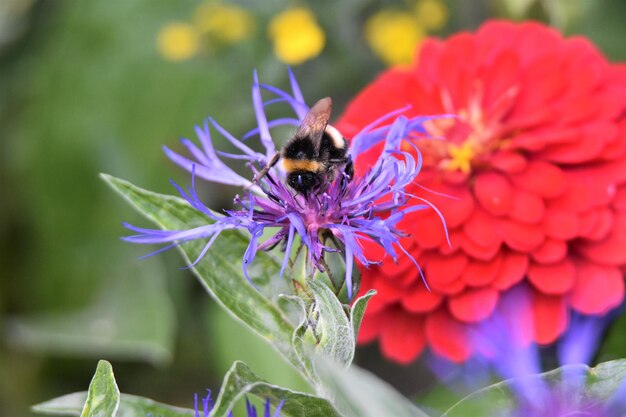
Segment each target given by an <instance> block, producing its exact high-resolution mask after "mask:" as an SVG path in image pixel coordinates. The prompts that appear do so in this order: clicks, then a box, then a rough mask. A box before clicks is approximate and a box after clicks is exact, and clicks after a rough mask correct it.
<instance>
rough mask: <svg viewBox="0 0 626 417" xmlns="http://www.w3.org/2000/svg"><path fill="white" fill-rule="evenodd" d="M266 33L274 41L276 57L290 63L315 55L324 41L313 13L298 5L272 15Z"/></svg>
mask: <svg viewBox="0 0 626 417" xmlns="http://www.w3.org/2000/svg"><path fill="white" fill-rule="evenodd" d="M268 35H269V37H270V38H271V39H272V41H273V42H274V53H275V54H276V56H277V57H278V59H280V60H281V61H282V62H284V63H286V64H291V65H297V64H301V63H302V62H304V61H306V60H309V59H311V58H314V57H316V56H317V55H319V54H320V52H322V49H324V44H325V42H326V37H325V35H324V32H323V31H322V29H321V28H320V27H319V25H318V24H317V21H316V19H315V16H314V15H313V13H312V12H311V11H310V10H309V9H305V8H300V7H299V8H294V9H290V10H286V11H284V12H282V13H279V14H277V15H276V16H274V17H273V18H272V20H271V21H270V24H269V28H268Z"/></svg>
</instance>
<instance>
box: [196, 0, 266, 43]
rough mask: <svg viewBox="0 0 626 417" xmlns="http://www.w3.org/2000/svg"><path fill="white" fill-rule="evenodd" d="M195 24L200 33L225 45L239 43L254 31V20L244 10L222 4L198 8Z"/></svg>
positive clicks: (208, 4)
mask: <svg viewBox="0 0 626 417" xmlns="http://www.w3.org/2000/svg"><path fill="white" fill-rule="evenodd" d="M193 23H194V24H195V25H196V27H197V28H198V30H199V31H201V32H202V33H206V34H209V35H211V36H212V37H214V38H215V39H218V40H220V41H222V42H224V43H236V42H239V41H241V40H243V39H245V38H247V37H248V36H250V34H251V33H252V31H253V30H254V18H253V16H252V15H251V14H250V13H249V12H248V11H247V10H246V9H244V8H242V7H239V6H234V5H229V4H222V3H205V4H201V5H200V6H198V7H197V8H196V10H195V12H194V15H193Z"/></svg>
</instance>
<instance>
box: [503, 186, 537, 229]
mask: <svg viewBox="0 0 626 417" xmlns="http://www.w3.org/2000/svg"><path fill="white" fill-rule="evenodd" d="M545 212H546V207H545V205H544V204H543V200H542V199H541V198H539V197H537V196H536V195H535V194H531V193H529V192H527V191H523V190H515V194H514V196H513V207H512V209H511V212H510V213H509V216H510V217H511V218H512V219H513V220H517V221H520V222H522V223H538V222H540V221H541V220H542V219H543V216H544V214H545Z"/></svg>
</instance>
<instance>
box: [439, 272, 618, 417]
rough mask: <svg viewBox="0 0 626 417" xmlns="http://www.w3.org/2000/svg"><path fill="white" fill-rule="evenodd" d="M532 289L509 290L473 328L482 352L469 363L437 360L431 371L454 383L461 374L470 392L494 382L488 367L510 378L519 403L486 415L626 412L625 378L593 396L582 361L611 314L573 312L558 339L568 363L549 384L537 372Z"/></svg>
mask: <svg viewBox="0 0 626 417" xmlns="http://www.w3.org/2000/svg"><path fill="white" fill-rule="evenodd" d="M529 291H530V290H529V289H528V288H527V287H526V285H524V284H522V285H519V286H517V287H515V288H512V289H511V290H509V291H507V293H506V294H503V295H502V302H501V303H500V304H499V306H498V308H497V309H496V311H495V312H494V313H493V314H492V316H491V317H489V318H488V319H486V320H484V321H483V322H481V323H480V325H478V326H476V327H474V328H472V330H471V331H470V335H471V338H472V343H473V344H474V345H475V346H476V347H477V349H478V351H479V352H481V354H478V355H476V356H475V357H474V358H472V359H471V360H469V361H468V362H467V363H465V364H464V365H463V367H464V369H463V368H459V367H458V365H457V364H454V365H452V366H450V364H449V363H446V362H444V361H443V360H441V359H435V361H434V362H433V363H432V365H433V370H434V371H435V372H436V373H438V374H439V376H440V377H442V379H443V380H444V381H446V380H447V381H446V382H448V383H450V384H451V385H452V383H454V382H457V381H454V380H458V379H459V377H461V379H462V380H463V381H464V382H466V383H467V385H469V387H470V389H471V390H472V391H473V390H475V389H477V388H478V387H477V386H475V385H474V383H478V384H481V385H482V384H484V383H490V382H489V381H490V378H489V375H488V374H487V372H488V371H490V370H492V371H494V372H495V373H496V374H497V375H498V376H499V377H501V378H503V379H505V380H508V386H509V388H510V389H511V391H512V393H513V395H514V397H515V403H516V404H515V406H514V407H513V408H512V409H507V410H497V411H496V413H495V414H489V415H488V416H491V415H493V416H496V415H497V416H498V417H561V416H563V417H565V416H572V417H573V416H586V417H624V416H626V378H624V379H623V380H621V381H615V382H617V383H618V384H619V386H618V388H617V389H616V390H615V392H613V393H612V395H611V396H610V397H609V398H608V399H600V398H595V397H594V396H593V393H590V392H588V391H585V388H586V387H585V384H586V378H587V371H588V368H587V367H585V366H582V365H585V364H588V363H590V362H591V360H592V358H593V356H594V354H595V352H596V351H597V348H598V346H599V345H600V341H601V338H602V334H603V333H604V330H605V329H606V327H607V326H608V324H609V323H610V322H611V320H612V314H608V315H604V316H590V315H580V314H576V313H572V316H571V317H570V325H569V328H568V330H567V332H566V333H565V334H564V335H563V337H562V338H561V339H560V340H559V341H558V342H557V343H556V347H557V352H558V362H559V365H561V366H564V367H563V368H561V376H560V378H559V381H558V383H551V382H552V381H548V380H546V379H544V378H541V377H540V376H539V374H540V373H541V372H542V366H541V365H542V364H541V352H540V349H539V346H537V345H536V344H535V343H533V342H532V337H531V335H532V334H533V332H534V329H533V327H532V323H533V320H532V317H530V316H529V315H528V312H529V311H532V310H531V304H530V303H532V300H531V296H530V294H529ZM446 374H447V375H446ZM453 374H456V375H453ZM450 376H452V377H453V378H454V379H453V378H450Z"/></svg>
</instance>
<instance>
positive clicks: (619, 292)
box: [570, 261, 624, 314]
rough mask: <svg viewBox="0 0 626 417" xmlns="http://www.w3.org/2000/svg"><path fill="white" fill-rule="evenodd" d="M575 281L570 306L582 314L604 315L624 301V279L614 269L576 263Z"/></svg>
mask: <svg viewBox="0 0 626 417" xmlns="http://www.w3.org/2000/svg"><path fill="white" fill-rule="evenodd" d="M576 272H577V279H576V284H575V285H574V288H573V289H572V291H571V293H570V304H571V305H572V307H573V308H574V309H576V310H577V311H579V312H581V313H583V314H605V313H607V312H608V311H609V310H611V309H613V308H615V307H617V306H618V305H620V304H621V302H622V300H623V299H624V277H623V276H622V273H621V272H620V270H619V269H618V268H616V267H611V266H602V265H598V264H593V263H591V262H585V261H578V262H576Z"/></svg>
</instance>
